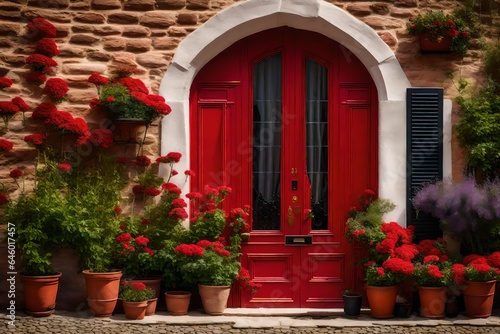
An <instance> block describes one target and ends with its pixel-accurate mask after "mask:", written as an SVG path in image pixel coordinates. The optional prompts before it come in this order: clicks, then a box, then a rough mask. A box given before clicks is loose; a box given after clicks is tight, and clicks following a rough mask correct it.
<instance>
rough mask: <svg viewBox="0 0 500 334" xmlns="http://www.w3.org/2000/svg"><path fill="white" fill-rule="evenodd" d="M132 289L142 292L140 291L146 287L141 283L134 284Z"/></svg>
mask: <svg viewBox="0 0 500 334" xmlns="http://www.w3.org/2000/svg"><path fill="white" fill-rule="evenodd" d="M132 288H133V289H134V290H136V291H142V290H144V289H146V285H145V284H144V283H141V282H134V285H133V286H132Z"/></svg>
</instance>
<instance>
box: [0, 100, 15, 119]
mask: <svg viewBox="0 0 500 334" xmlns="http://www.w3.org/2000/svg"><path fill="white" fill-rule="evenodd" d="M18 111H19V107H18V106H16V105H15V104H14V103H12V102H10V101H0V114H4V115H8V116H13V115H14V114H15V113H17V112H18Z"/></svg>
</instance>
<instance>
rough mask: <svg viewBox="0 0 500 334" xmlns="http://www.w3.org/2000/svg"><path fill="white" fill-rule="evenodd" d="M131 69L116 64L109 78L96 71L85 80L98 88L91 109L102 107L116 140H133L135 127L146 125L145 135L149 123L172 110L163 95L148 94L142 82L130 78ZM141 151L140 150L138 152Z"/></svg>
mask: <svg viewBox="0 0 500 334" xmlns="http://www.w3.org/2000/svg"><path fill="white" fill-rule="evenodd" d="M134 73H135V69H134V68H127V67H118V68H117V69H116V71H115V74H114V76H113V77H112V78H109V79H108V78H107V77H104V76H102V75H100V74H99V73H97V72H95V73H92V74H91V75H90V77H89V78H88V81H89V82H90V83H93V84H95V85H96V87H97V92H98V94H99V97H98V98H94V99H93V100H92V101H91V102H90V107H91V108H100V109H104V110H105V112H106V115H107V117H108V118H109V119H110V120H111V121H112V124H110V126H111V125H114V126H115V127H116V129H114V130H115V131H114V133H115V140H116V141H118V142H119V141H125V142H129V141H132V140H135V137H136V132H137V130H138V129H139V128H140V127H142V126H145V128H146V130H145V131H144V138H143V140H142V141H141V142H140V143H141V147H142V143H143V142H144V139H145V138H146V134H147V130H148V128H149V126H150V125H151V123H152V122H153V121H154V120H156V119H157V118H160V117H162V116H165V115H168V114H169V113H170V112H171V111H172V109H171V108H170V106H169V105H168V104H166V103H165V99H164V98H163V97H162V96H159V95H156V94H150V92H149V89H148V88H147V87H146V85H145V84H144V82H143V81H142V80H140V79H137V78H132V77H131V75H132V74H134ZM140 151H141V150H140V149H139V152H140Z"/></svg>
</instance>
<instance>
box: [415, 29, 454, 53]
mask: <svg viewBox="0 0 500 334" xmlns="http://www.w3.org/2000/svg"><path fill="white" fill-rule="evenodd" d="M427 36H428V35H427V34H422V35H419V36H418V40H419V42H420V52H421V53H449V52H450V49H451V43H452V38H451V37H450V36H444V37H443V39H442V40H441V41H440V42H437V41H431V40H429V39H428V38H427Z"/></svg>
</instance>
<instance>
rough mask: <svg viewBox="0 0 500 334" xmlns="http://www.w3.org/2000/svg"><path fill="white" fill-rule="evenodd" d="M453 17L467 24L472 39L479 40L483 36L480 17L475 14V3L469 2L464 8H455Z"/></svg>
mask: <svg viewBox="0 0 500 334" xmlns="http://www.w3.org/2000/svg"><path fill="white" fill-rule="evenodd" d="M453 16H454V17H456V18H458V19H460V20H461V21H462V22H463V23H464V24H465V26H466V27H467V28H466V29H467V31H468V32H469V34H470V36H471V37H472V38H479V37H480V36H481V21H480V19H479V15H478V14H477V13H475V12H474V8H473V1H467V2H466V4H465V5H464V6H459V7H457V8H455V9H454V10H453Z"/></svg>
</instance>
